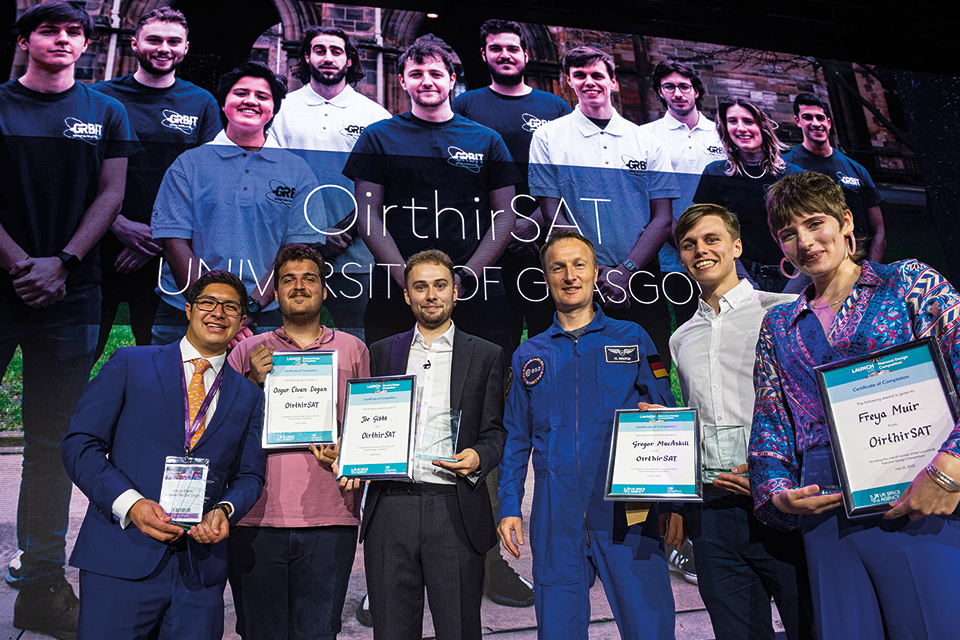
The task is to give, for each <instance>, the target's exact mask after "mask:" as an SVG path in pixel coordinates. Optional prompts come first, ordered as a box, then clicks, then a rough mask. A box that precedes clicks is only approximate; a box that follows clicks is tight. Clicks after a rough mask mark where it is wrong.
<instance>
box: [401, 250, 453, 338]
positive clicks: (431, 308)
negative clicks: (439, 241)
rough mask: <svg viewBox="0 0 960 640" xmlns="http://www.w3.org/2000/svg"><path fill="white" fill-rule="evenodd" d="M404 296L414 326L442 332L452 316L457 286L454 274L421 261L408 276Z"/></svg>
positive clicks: (442, 267) (440, 265)
mask: <svg viewBox="0 0 960 640" xmlns="http://www.w3.org/2000/svg"><path fill="white" fill-rule="evenodd" d="M403 297H404V299H405V300H406V301H407V304H408V305H410V310H411V311H412V312H413V316H414V317H415V318H416V319H417V324H419V325H420V326H421V327H423V328H424V329H427V330H430V331H432V330H434V329H443V330H446V324H447V323H448V322H449V321H450V316H451V315H453V304H454V303H455V302H456V301H457V287H456V285H455V284H454V281H453V274H452V273H450V270H449V269H447V268H446V267H445V266H443V265H442V264H436V263H430V262H421V263H420V264H418V265H416V266H414V267H413V268H412V269H410V273H408V274H407V288H406V289H404V290H403Z"/></svg>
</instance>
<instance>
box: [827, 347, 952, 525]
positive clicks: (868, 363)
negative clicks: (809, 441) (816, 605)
mask: <svg viewBox="0 0 960 640" xmlns="http://www.w3.org/2000/svg"><path fill="white" fill-rule="evenodd" d="M941 366H942V365H941V361H940V358H939V352H938V351H937V350H936V345H933V344H932V343H930V342H929V341H928V340H921V341H917V342H913V343H910V344H909V345H907V346H906V347H900V348H895V349H893V350H887V351H883V352H879V353H877V354H873V356H872V357H870V358H869V359H859V360H854V361H852V362H850V363H848V364H840V365H828V366H827V367H823V368H821V369H818V374H819V375H818V379H819V380H818V382H819V383H820V386H821V397H822V398H823V399H824V404H825V405H826V406H825V409H826V410H827V418H828V422H829V428H830V437H831V440H832V442H833V448H834V456H835V458H836V461H837V468H838V471H839V473H840V483H841V486H842V488H843V493H844V503H845V506H846V508H847V513H848V515H850V516H851V517H857V516H865V515H871V514H875V513H883V512H884V511H886V510H887V505H889V503H891V502H893V501H894V500H896V499H897V498H899V497H900V495H901V494H902V493H903V492H904V490H906V488H907V487H908V486H910V483H911V482H912V481H913V479H914V478H915V477H916V476H917V474H919V473H920V472H921V471H923V468H924V467H925V466H926V465H927V463H928V462H930V461H931V460H932V459H933V457H934V456H935V455H936V453H937V450H938V449H939V448H940V446H941V445H942V444H943V442H944V441H945V440H946V439H947V437H948V436H949V435H950V432H951V431H952V430H953V427H954V424H955V417H954V416H955V411H954V409H953V405H954V403H955V400H953V401H951V400H952V388H951V387H947V386H945V385H944V383H943V379H942V377H941V372H942V373H946V372H945V371H942V369H940V367H941ZM947 375H948V376H949V374H947ZM948 379H949V378H948Z"/></svg>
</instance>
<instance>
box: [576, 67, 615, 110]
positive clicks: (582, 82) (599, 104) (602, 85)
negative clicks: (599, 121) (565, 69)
mask: <svg viewBox="0 0 960 640" xmlns="http://www.w3.org/2000/svg"><path fill="white" fill-rule="evenodd" d="M567 84H569V85H570V86H571V87H573V90H574V92H575V93H576V94H577V100H578V101H579V103H580V111H582V112H583V114H584V115H585V116H588V117H591V118H609V117H610V116H611V115H612V114H613V92H614V91H617V80H616V78H614V77H612V76H611V75H610V71H609V70H608V69H607V65H606V64H605V63H604V62H603V60H595V61H594V62H593V63H592V64H590V65H587V66H586V67H571V68H570V72H569V73H568V74H567Z"/></svg>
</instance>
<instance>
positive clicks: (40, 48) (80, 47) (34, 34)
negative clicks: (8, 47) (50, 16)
mask: <svg viewBox="0 0 960 640" xmlns="http://www.w3.org/2000/svg"><path fill="white" fill-rule="evenodd" d="M89 42H90V41H89V40H87V36H86V34H85V33H84V32H83V25H81V24H80V23H79V22H65V23H63V24H52V23H50V22H41V23H40V26H38V27H37V28H36V29H34V30H33V31H31V32H30V35H29V37H28V38H24V37H23V36H19V37H18V38H17V43H18V44H19V45H20V48H21V49H23V50H24V51H26V52H27V55H28V56H29V58H30V64H34V65H37V66H39V67H40V68H42V69H44V70H46V71H48V72H51V73H52V72H57V71H60V70H62V69H64V68H66V67H69V66H71V65H73V64H75V63H76V61H77V60H79V59H80V56H81V55H82V54H83V52H84V51H86V50H87V44H89Z"/></svg>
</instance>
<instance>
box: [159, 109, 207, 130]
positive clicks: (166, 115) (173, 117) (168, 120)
mask: <svg viewBox="0 0 960 640" xmlns="http://www.w3.org/2000/svg"><path fill="white" fill-rule="evenodd" d="M199 120H200V118H198V117H197V116H182V115H180V114H179V113H177V112H176V111H174V110H173V109H164V110H163V120H161V121H160V124H162V125H163V126H165V127H167V128H168V129H176V130H177V131H179V132H180V133H183V134H186V135H190V134H191V133H193V130H194V129H196V128H197V122H198V121H199Z"/></svg>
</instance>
